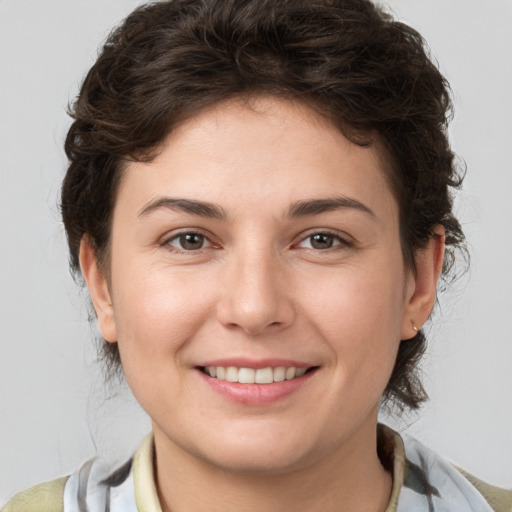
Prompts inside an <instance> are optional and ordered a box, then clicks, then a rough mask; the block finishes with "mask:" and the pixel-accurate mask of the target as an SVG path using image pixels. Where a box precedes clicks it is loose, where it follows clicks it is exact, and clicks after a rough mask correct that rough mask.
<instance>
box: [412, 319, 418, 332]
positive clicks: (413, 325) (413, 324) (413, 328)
mask: <svg viewBox="0 0 512 512" xmlns="http://www.w3.org/2000/svg"><path fill="white" fill-rule="evenodd" d="M411 323H412V330H413V331H414V332H418V328H417V327H416V324H415V323H414V322H413V321H412V320H411Z"/></svg>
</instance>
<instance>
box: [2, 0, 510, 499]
mask: <svg viewBox="0 0 512 512" xmlns="http://www.w3.org/2000/svg"><path fill="white" fill-rule="evenodd" d="M138 3H140V2H138V1H137V0H108V1H105V0H45V1H44V2H42V1H40V0H0V170H1V183H0V214H1V218H0V250H1V253H0V342H1V351H0V503H1V502H4V501H5V500H6V499H7V498H9V497H10V496H11V495H12V494H13V493H14V492H15V491H18V490H20V489H22V488H25V487H27V486H29V485H32V484H34V483H36V482H40V481H44V480H48V479H51V478H55V477H57V476H61V475H63V474H66V473H68V472H70V471H72V470H74V469H75V468H76V467H77V466H78V465H79V464H80V463H81V462H82V461H83V460H85V459H86V458H89V457H91V456H93V455H94V454H95V453H97V452H100V453H105V454H107V455H108V456H112V457H114V458H118V459H122V457H123V456H125V455H126V454H128V453H130V452H131V451H132V450H133V449H134V448H135V446H137V444H138V443H139V441H140V440H141V438H142V437H143V435H144V434H145V433H146V432H147V431H148V430H149V422H148V420H147V419H146V418H145V416H144V414H143V413H142V412H141V411H140V410H139V408H138V406H137V405H136V404H134V403H133V401H132V400H131V398H130V395H129V393H128V392H126V390H123V389H120V390H119V389H115V390H108V389H107V390H105V388H104V386H103V383H102V376H101V373H100V372H99V369H98V367H97V365H96V364H95V362H94V357H95V355H94V349H93V348H92V342H91V339H92V334H91V329H90V327H89V326H88V324H87V308H86V294H85V293H84V292H80V291H79V289H78V287H77V286H76V285H75V284H74V283H73V281H72V279H71V277H70V276H69V273H68V271H67V254H66V247H65V241H64V235H63V229H62V225H61V223H60V219H59V212H58V207H57V201H58V200H57V197H58V192H59V187H60V181H61V179H62V176H63V173H64V169H65V165H66V161H65V157H64V155H63V151H62V141H63V139H64V136H65V133H66V129H67V127H68V124H69V121H68V119H67V118H66V115H65V113H64V111H65V106H66V103H67V102H68V101H69V100H71V99H72V98H73V97H74V95H75V94H76V92H77V87H78V84H79V82H80V79H81V78H82V77H83V75H84V73H85V72H86V70H87V69H88V68H89V66H90V65H91V64H92V63H93V61H94V58H95V55H96V49H97V47H98V45H99V43H100V42H101V41H102V40H103V39H104V37H105V36H106V34H107V31H108V29H109V28H110V27H112V26H113V25H114V24H115V23H117V22H118V21H120V20H121V19H122V18H123V17H124V16H125V15H126V14H127V13H128V12H129V11H131V10H132V8H134V7H135V6H136V5H137V4H138ZM388 4H389V5H390V6H391V7H392V8H393V9H394V11H395V12H396V13H397V15H398V16H399V17H400V18H401V19H403V20H404V21H406V22H408V23H410V24H411V25H412V26H414V27H415V28H417V29H419V30H420V32H421V33H422V34H423V35H424V36H425V37H426V39H427V40H428V41H429V43H430V45H431V48H432V50H433V54H434V55H435V56H436V57H437V58H438V60H439V61H440V63H441V64H440V65H441V69H442V70H443V72H444V73H445V74H446V76H447V77H448V79H449V80H450V82H451V84H452V87H453V89H454V91H455V102H456V118H455V122H454V123H453V126H452V129H451V138H452V141H453V145H454V148H455V150H456V151H457V152H458V153H459V154H460V155H461V156H462V157H463V158H464V159H465V160H466V162H467V165H468V176H467V179H466V183H465V192H464V193H463V194H461V196H460V197H459V199H458V200H457V208H458V211H459V214H460V216H461V218H462V220H463V223H464V227H465V229H466V233H467V235H468V238H469V242H470V246H471V251H472V270H471V274H470V275H469V276H467V277H466V278H464V279H463V280H462V281H460V282H459V284H458V286H457V287H456V289H455V290H454V291H452V292H450V293H449V294H448V295H446V296H445V297H442V298H441V313H439V312H438V314H437V315H436V317H435V325H436V327H435V328H433V329H432V332H431V338H432V342H431V346H430V353H429V355H428V357H427V359H426V362H425V383H426V386H427V389H428V391H429V393H430V396H431V398H432V400H431V402H430V404H429V405H428V406H426V407H425V408H424V410H423V411H422V413H421V414H420V415H413V416H410V417H407V418H405V419H404V420H402V421H401V422H400V423H398V424H397V423H396V422H394V424H395V425H398V428H400V429H401V430H402V429H405V428H406V427H408V428H407V430H408V431H409V432H411V433H413V434H414V435H416V436H417V437H419V438H420V439H421V440H423V441H424V442H426V443H427V444H429V445H430V446H432V447H434V448H435V449H437V450H438V451H440V452H441V453H443V454H445V455H446V456H447V457H449V458H450V459H452V460H453V461H456V462H457V463H458V464H460V465H462V466H463V467H465V468H467V469H469V470H470V471H472V472H474V473H476V474H478V475H479V476H480V477H481V478H484V479H487V480H489V481H491V482H493V483H495V484H500V485H505V486H509V487H512V407H511V392H512V334H511V327H512V326H511V320H512V293H511V291H512V173H511V168H510V166H511V162H512V149H511V148H512V31H511V30H510V27H511V26H512V1H511V0H487V1H486V2H485V4H483V3H482V2H476V1H468V0H429V1H426V0H390V1H389V2H388ZM418 142H421V141H418ZM114 392H118V396H117V397H115V398H111V397H110V395H112V394H113V393H114ZM390 421H392V422H393V420H390Z"/></svg>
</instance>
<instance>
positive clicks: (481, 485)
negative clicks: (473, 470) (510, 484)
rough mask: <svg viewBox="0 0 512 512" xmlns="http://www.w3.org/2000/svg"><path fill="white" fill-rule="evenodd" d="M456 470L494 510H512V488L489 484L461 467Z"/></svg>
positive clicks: (507, 511) (502, 511) (509, 511)
mask: <svg viewBox="0 0 512 512" xmlns="http://www.w3.org/2000/svg"><path fill="white" fill-rule="evenodd" d="M457 470H458V471H459V472H460V473H461V474H462V475H463V476H464V477H465V478H466V480H467V481H468V482H470V483H471V485H473V487H475V488H476V489H477V491H478V492H479V493H480V494H481V495H482V496H483V497H484V498H485V500H486V501H487V503H489V505H490V506H491V507H492V509H493V510H494V511H496V512H512V490H510V489H503V488H501V487H496V486H494V485H490V484H488V483H486V482H484V481H482V480H480V479H479V478H477V477H476V476H473V475H471V474H470V473H468V472H467V471H464V470H463V469H460V468H457Z"/></svg>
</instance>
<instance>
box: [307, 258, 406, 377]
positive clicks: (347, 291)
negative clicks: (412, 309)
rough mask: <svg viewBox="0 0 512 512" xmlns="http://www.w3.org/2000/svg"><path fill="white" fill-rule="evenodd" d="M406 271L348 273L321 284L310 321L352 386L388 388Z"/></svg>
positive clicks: (394, 268) (311, 299)
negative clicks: (366, 385)
mask: <svg viewBox="0 0 512 512" xmlns="http://www.w3.org/2000/svg"><path fill="white" fill-rule="evenodd" d="M403 281H404V275H403V270H402V268H401V267H400V266H397V265H387V266H386V271H385V272H384V271H381V269H379V268H378V267H375V268H370V267H366V268H365V269H359V270H358V269H347V272H346V273H344V272H341V271H340V273H339V275H338V276H337V278H336V279H329V280H327V279H326V280H325V281H324V282H322V281H321V280H317V281H316V284H317V285H318V288H317V290H318V291H317V293H315V294H310V296H309V299H308V300H309V304H310V306H309V310H310V318H311V319H312V322H313V323H314V326H315V329H316V330H317V331H318V332H319V333H320V334H321V337H322V338H323V340H324V342H325V343H326V345H327V347H328V349H329V350H330V351H332V354H333V361H335V362H336V364H337V365H338V368H339V370H340V371H339V375H338V378H341V379H344V380H345V381H346V385H351V383H354V385H355V384H358V385H363V386H364V385H365V383H366V384H368V385H373V384H375V385H378V386H384V387H385V385H386V384H387V379H388V378H389V375H390V374H391V371H392V368H393V365H394V361H395V357H396V352H397V350H398V345H399V342H400V332H401V320H402V314H403Z"/></svg>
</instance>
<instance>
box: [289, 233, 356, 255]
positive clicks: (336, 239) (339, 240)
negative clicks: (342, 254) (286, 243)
mask: <svg viewBox="0 0 512 512" xmlns="http://www.w3.org/2000/svg"><path fill="white" fill-rule="evenodd" d="M319 236H324V237H327V238H330V239H331V242H332V243H333V245H332V246H331V247H326V248H323V249H319V248H315V247H311V246H310V247H300V245H301V244H303V243H304V242H306V241H307V240H310V244H311V241H312V240H313V238H314V237H319ZM353 246H354V243H353V242H352V241H350V240H347V238H346V237H343V236H341V235H340V234H339V233H337V232H332V231H329V230H321V231H314V232H310V233H309V234H308V235H306V236H305V237H303V238H301V239H300V241H299V242H298V243H297V244H295V247H300V248H301V249H305V250H308V251H314V252H315V253H318V252H320V253H324V252H330V251H335V250H336V249H337V248H350V247H353Z"/></svg>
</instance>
